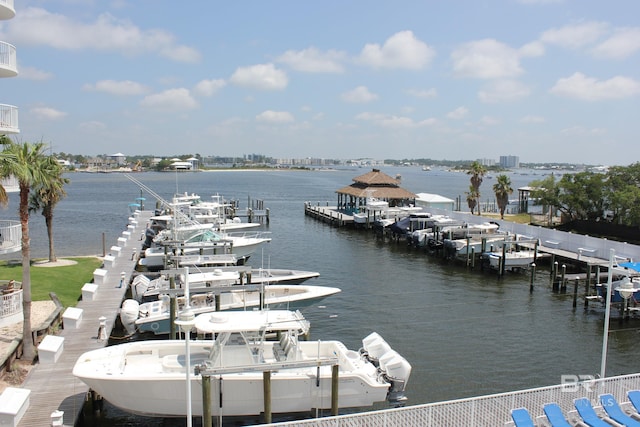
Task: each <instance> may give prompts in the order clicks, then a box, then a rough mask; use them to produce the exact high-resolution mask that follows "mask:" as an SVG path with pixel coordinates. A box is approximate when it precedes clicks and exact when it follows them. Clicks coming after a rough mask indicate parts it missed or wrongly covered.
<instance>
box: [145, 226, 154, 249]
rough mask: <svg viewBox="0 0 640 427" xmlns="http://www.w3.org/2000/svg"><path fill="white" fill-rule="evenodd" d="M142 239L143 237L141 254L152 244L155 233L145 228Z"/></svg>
mask: <svg viewBox="0 0 640 427" xmlns="http://www.w3.org/2000/svg"><path fill="white" fill-rule="evenodd" d="M144 237H145V239H144V243H143V244H142V251H143V252H144V250H146V249H149V248H150V247H151V245H152V244H153V238H154V237H156V232H155V231H153V230H152V229H151V228H147V229H146V231H145V232H144Z"/></svg>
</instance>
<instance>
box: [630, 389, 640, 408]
mask: <svg viewBox="0 0 640 427" xmlns="http://www.w3.org/2000/svg"><path fill="white" fill-rule="evenodd" d="M627 397H628V398H629V401H630V402H631V404H632V405H633V407H634V408H636V411H638V412H640V390H631V391H630V392H628V393H627Z"/></svg>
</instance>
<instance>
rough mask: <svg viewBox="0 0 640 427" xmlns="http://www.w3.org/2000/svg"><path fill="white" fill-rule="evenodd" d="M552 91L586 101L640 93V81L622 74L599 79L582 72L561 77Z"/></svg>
mask: <svg viewBox="0 0 640 427" xmlns="http://www.w3.org/2000/svg"><path fill="white" fill-rule="evenodd" d="M550 92H551V93H553V94H555V95H559V96H564V97H567V98H577V99H583V100H586V101H600V100H603V99H621V98H628V97H631V96H635V95H638V94H640V82H638V81H637V80H633V79H631V78H629V77H622V76H616V77H612V78H610V79H609V80H602V81H598V80H597V79H595V78H593V77H587V76H585V75H584V74H582V73H574V74H573V75H572V76H570V77H566V78H563V79H559V80H558V81H557V82H556V84H555V85H554V86H553V87H552V88H551V89H550Z"/></svg>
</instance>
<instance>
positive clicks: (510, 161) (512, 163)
mask: <svg viewBox="0 0 640 427" xmlns="http://www.w3.org/2000/svg"><path fill="white" fill-rule="evenodd" d="M500 166H501V167H503V168H519V167H520V158H519V157H518V156H500Z"/></svg>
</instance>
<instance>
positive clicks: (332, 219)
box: [304, 202, 354, 227]
mask: <svg viewBox="0 0 640 427" xmlns="http://www.w3.org/2000/svg"><path fill="white" fill-rule="evenodd" d="M304 213H305V215H308V216H311V217H313V218H315V219H318V220H320V221H323V222H326V223H329V224H331V225H333V226H336V227H343V226H351V225H353V224H354V222H353V215H348V214H346V213H342V212H340V211H338V208H337V207H336V206H319V205H316V206H313V205H312V204H311V203H310V202H305V204H304Z"/></svg>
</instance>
